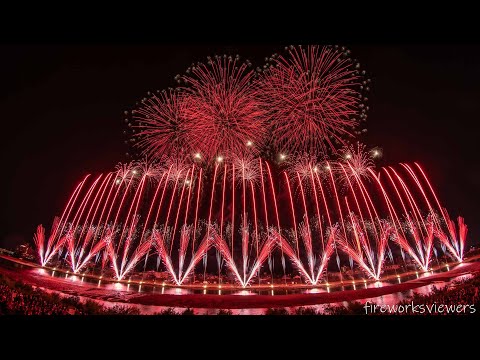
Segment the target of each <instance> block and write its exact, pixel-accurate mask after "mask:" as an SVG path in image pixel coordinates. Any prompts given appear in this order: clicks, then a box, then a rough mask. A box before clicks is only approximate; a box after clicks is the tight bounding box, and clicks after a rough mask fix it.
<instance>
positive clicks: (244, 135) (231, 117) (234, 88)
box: [182, 55, 267, 159]
mask: <svg viewBox="0 0 480 360" xmlns="http://www.w3.org/2000/svg"><path fill="white" fill-rule="evenodd" d="M253 75H254V72H253V71H251V70H249V69H248V65H247V63H240V61H239V58H238V57H235V58H232V57H230V56H228V57H227V56H226V55H224V56H223V57H220V56H217V57H214V58H209V59H208V63H207V64H203V63H198V64H196V65H194V66H192V68H190V69H189V70H187V74H186V75H184V76H183V77H182V80H183V82H184V83H185V84H186V85H188V86H189V87H188V88H185V91H186V92H188V93H189V96H188V97H187V98H186V100H187V101H186V103H187V105H186V107H185V116H186V119H187V121H186V128H187V134H188V139H189V141H190V142H191V144H192V146H193V147H194V148H196V149H198V151H199V152H200V154H201V155H202V156H204V157H206V158H207V159H213V158H214V157H216V156H219V155H225V153H235V154H237V155H240V154H244V153H246V152H248V153H253V154H257V153H258V151H259V149H261V147H262V146H263V144H264V142H265V139H266V135H267V134H266V118H265V116H264V113H263V111H262V110H261V109H260V107H259V104H258V98H257V97H256V94H255V90H254V86H253V85H252V80H253Z"/></svg>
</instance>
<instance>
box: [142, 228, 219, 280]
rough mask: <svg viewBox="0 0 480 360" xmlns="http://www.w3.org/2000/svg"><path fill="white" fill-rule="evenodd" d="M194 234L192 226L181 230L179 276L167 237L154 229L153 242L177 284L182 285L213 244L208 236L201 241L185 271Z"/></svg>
mask: <svg viewBox="0 0 480 360" xmlns="http://www.w3.org/2000/svg"><path fill="white" fill-rule="evenodd" d="M191 235H192V232H191V227H184V228H183V229H182V231H181V236H180V249H179V255H178V256H179V260H178V276H177V271H176V270H175V267H174V264H173V261H172V258H171V256H170V254H169V251H168V245H167V244H166V241H165V237H164V236H163V235H162V234H161V232H160V231H158V230H156V229H155V230H153V232H152V235H151V243H152V244H153V246H154V247H155V249H156V250H157V253H158V256H159V258H160V259H161V261H162V262H163V263H164V265H165V267H166V268H167V271H168V273H169V274H170V276H171V278H172V280H173V281H174V282H175V283H176V284H177V285H182V283H183V282H184V281H185V279H186V278H187V277H188V276H189V275H190V273H191V272H192V270H193V268H194V267H195V265H196V264H197V263H198V262H199V261H200V260H201V259H202V257H203V256H204V255H205V254H206V252H207V251H208V249H209V247H210V245H211V239H209V238H208V237H207V236H205V238H204V239H203V241H201V242H200V245H199V246H198V247H197V250H196V251H195V252H193V254H192V256H191V259H190V263H189V265H188V267H187V268H186V269H185V271H184V262H185V257H186V254H187V248H188V243H189V239H190V237H191Z"/></svg>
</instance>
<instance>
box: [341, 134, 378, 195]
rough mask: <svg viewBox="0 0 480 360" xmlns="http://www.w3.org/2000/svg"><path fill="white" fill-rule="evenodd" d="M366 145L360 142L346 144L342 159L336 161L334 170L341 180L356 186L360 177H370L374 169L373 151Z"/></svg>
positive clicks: (346, 184) (345, 183)
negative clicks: (368, 149)
mask: <svg viewBox="0 0 480 360" xmlns="http://www.w3.org/2000/svg"><path fill="white" fill-rule="evenodd" d="M365 148H366V146H365V145H364V144H361V143H359V142H357V143H356V145H346V146H344V147H343V148H342V150H340V155H341V159H340V160H339V161H338V162H336V163H335V165H334V169H333V170H334V171H335V172H336V173H337V174H338V176H339V179H340V182H341V183H342V184H343V185H345V186H349V184H350V185H351V186H354V187H355V186H356V184H358V182H359V180H360V179H368V178H370V177H371V176H372V173H371V170H373V169H374V163H373V160H372V156H373V155H372V152H368V151H366V150H365Z"/></svg>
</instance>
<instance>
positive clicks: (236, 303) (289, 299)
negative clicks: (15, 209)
mask: <svg viewBox="0 0 480 360" xmlns="http://www.w3.org/2000/svg"><path fill="white" fill-rule="evenodd" d="M479 273H480V262H472V263H465V264H461V265H460V266H457V267H456V268H455V269H453V270H451V271H448V272H444V273H440V274H435V275H431V276H428V277H423V278H420V279H416V280H411V281H407V282H405V283H402V284H394V285H385V286H383V287H379V288H368V289H358V290H346V291H337V292H331V293H328V292H322V293H316V294H292V295H275V296H268V295H255V296H239V295H222V296H218V295H201V294H184V295H172V294H153V293H148V294H142V293H133V294H132V293H129V292H127V291H115V290H111V289H110V290H109V289H105V288H96V287H94V286H92V285H91V284H90V285H89V284H85V283H80V282H72V281H70V280H69V279H62V278H55V277H51V276H48V275H45V274H43V275H42V274H41V273H39V272H38V269H25V268H24V269H10V268H6V267H3V266H0V274H3V275H4V276H5V277H7V278H9V279H11V280H12V281H17V282H21V283H22V284H27V285H32V286H35V287H40V288H45V289H49V290H54V291H58V292H61V293H63V294H69V295H74V296H82V297H87V298H93V299H98V300H103V301H111V302H115V303H119V304H121V303H123V304H139V305H154V306H165V307H177V308H178V307H183V308H206V309H249V308H279V307H298V306H309V305H320V304H330V303H339V302H343V301H347V302H352V301H355V300H361V299H367V298H375V297H379V296H382V295H387V294H392V293H396V292H403V291H407V290H411V289H415V288H419V287H422V286H425V285H428V284H432V283H435V282H448V281H450V280H451V279H452V278H455V277H458V276H460V275H466V274H473V275H476V274H479Z"/></svg>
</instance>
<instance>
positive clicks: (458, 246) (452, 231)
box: [435, 210, 468, 262]
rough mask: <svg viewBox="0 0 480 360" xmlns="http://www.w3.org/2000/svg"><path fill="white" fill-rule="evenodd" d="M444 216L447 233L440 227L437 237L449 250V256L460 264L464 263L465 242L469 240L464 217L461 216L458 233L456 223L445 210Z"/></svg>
mask: <svg viewBox="0 0 480 360" xmlns="http://www.w3.org/2000/svg"><path fill="white" fill-rule="evenodd" d="M444 216H445V220H446V226H447V231H444V230H443V229H441V228H440V227H436V228H435V235H436V236H437V237H438V239H439V240H440V242H441V243H442V244H443V245H444V246H445V248H446V249H447V250H448V252H449V254H450V255H451V256H452V257H453V258H454V259H455V260H456V261H458V262H462V261H463V252H464V249H465V242H466V239H467V233H468V227H467V225H465V222H464V219H463V217H461V216H459V217H458V220H457V223H458V233H457V227H456V226H455V222H454V221H453V220H450V217H449V215H448V213H447V212H446V210H444Z"/></svg>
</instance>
